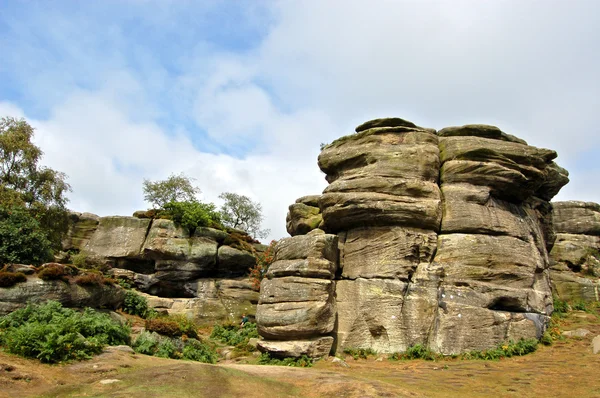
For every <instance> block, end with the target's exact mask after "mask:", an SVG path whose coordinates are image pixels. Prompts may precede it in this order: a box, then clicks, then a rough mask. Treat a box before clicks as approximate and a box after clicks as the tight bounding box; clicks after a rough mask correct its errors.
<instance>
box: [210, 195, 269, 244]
mask: <svg viewBox="0 0 600 398" xmlns="http://www.w3.org/2000/svg"><path fill="white" fill-rule="evenodd" d="M219 198H221V199H223V200H225V203H224V204H223V206H221V217H222V221H223V224H224V225H225V226H228V227H231V228H238V229H241V230H244V231H246V232H248V233H249V234H250V235H252V236H254V237H260V238H266V237H267V235H269V232H270V231H269V230H268V229H260V224H261V223H262V220H263V215H262V206H261V204H260V203H258V202H253V201H252V200H251V199H250V198H249V197H247V196H244V195H239V194H237V193H233V192H224V193H222V194H221V195H219Z"/></svg>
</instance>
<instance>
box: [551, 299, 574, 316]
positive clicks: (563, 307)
mask: <svg viewBox="0 0 600 398" xmlns="http://www.w3.org/2000/svg"><path fill="white" fill-rule="evenodd" d="M553 304H554V312H553V313H552V316H558V317H563V316H565V315H566V314H567V313H568V312H569V310H570V307H569V303H567V302H566V301H565V300H561V299H559V298H558V297H554V303H553Z"/></svg>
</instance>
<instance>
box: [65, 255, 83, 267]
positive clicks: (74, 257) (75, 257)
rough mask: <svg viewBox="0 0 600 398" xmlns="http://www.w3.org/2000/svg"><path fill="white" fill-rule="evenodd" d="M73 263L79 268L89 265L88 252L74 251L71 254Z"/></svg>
mask: <svg viewBox="0 0 600 398" xmlns="http://www.w3.org/2000/svg"><path fill="white" fill-rule="evenodd" d="M69 258H70V260H71V264H73V265H74V266H76V267H78V268H86V267H87V254H85V253H74V254H71V255H70V256H69Z"/></svg>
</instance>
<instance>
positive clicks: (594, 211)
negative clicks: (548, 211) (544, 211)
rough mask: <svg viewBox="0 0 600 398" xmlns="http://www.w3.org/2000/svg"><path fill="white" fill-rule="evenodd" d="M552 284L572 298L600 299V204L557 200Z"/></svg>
mask: <svg viewBox="0 0 600 398" xmlns="http://www.w3.org/2000/svg"><path fill="white" fill-rule="evenodd" d="M553 207H554V211H553V213H554V214H553V217H554V230H555V232H556V242H555V244H554V247H553V248H552V251H551V252H550V257H551V263H552V264H551V265H552V266H551V269H550V273H551V276H552V285H553V288H554V290H555V292H556V294H557V295H558V296H559V297H560V298H561V299H563V300H568V301H580V300H583V301H600V298H599V297H600V281H599V280H598V278H599V277H600V205H599V204H597V203H592V202H576V201H568V202H555V203H553Z"/></svg>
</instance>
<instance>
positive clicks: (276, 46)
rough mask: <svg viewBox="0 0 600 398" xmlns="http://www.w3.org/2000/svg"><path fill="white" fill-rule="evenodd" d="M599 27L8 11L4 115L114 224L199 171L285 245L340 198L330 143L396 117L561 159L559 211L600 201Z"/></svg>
mask: <svg viewBox="0 0 600 398" xmlns="http://www.w3.org/2000/svg"><path fill="white" fill-rule="evenodd" d="M599 30H600V3H598V2H596V1H594V0H589V1H586V0H576V1H572V2H565V1H542V0H538V1H535V0H531V1H527V2H523V1H518V0H514V1H497V2H481V1H475V0H473V1H466V0H465V1H461V0H459V1H452V2H449V1H433V0H431V1H384V0H381V1H377V2H367V1H352V0H347V1H337V0H330V1H309V0H306V1H296V2H293V1H252V2H250V1H247V2H242V1H183V0H177V1H176V0H172V1H169V0H160V1H159V0H157V1H150V0H130V1H126V0H121V1H109V0H103V1H95V2H93V1H60V0H56V1H25V0H23V1H16V0H7V1H4V2H1V3H0V50H2V54H3V59H2V62H1V63H0V113H1V114H2V115H12V116H18V117H25V118H26V119H27V120H28V121H30V122H31V124H32V125H34V126H35V127H36V129H37V133H36V143H37V144H38V145H39V146H40V147H41V148H42V149H43V151H44V152H45V157H44V159H43V162H44V163H45V164H47V165H49V166H51V167H54V168H56V169H58V170H61V171H64V172H66V173H67V174H68V175H69V181H70V183H71V185H72V186H73V192H72V194H71V196H70V198H71V202H70V206H71V207H72V208H73V209H75V210H78V211H90V212H94V213H97V214H100V215H109V214H130V213H131V212H133V211H134V210H136V209H139V208H144V207H145V206H146V204H145V203H144V202H143V198H142V192H141V182H142V180H143V179H144V178H149V179H152V180H156V179H162V178H166V177H167V176H168V175H169V174H171V173H179V172H185V173H187V174H188V175H191V176H193V177H194V178H196V182H197V184H198V185H199V186H200V188H201V189H202V191H203V194H202V199H204V200H208V201H215V202H218V195H219V194H220V193H221V192H224V191H235V192H239V193H242V194H245V195H248V196H251V197H252V198H253V199H255V200H258V201H260V202H261V203H262V204H263V206H264V208H265V216H266V220H265V223H266V227H268V228H271V230H272V236H271V237H273V238H279V237H282V236H284V235H285V213H286V209H287V206H288V205H289V204H290V203H292V202H293V201H294V200H295V199H296V198H297V197H299V196H303V195H306V194H315V193H319V192H320V191H322V189H323V188H324V187H325V184H326V183H325V181H324V179H323V176H322V174H321V173H320V172H319V170H318V168H317V166H316V157H317V155H318V151H319V144H320V143H325V142H330V141H332V140H333V139H335V138H337V137H339V136H341V135H345V134H348V133H351V132H352V131H353V128H354V126H355V125H357V124H360V123H361V122H363V121H365V120H368V119H372V118H376V117H384V116H399V117H404V118H407V119H409V120H412V121H414V122H415V123H417V124H419V125H423V126H428V127H434V128H438V129H440V128H443V127H446V126H451V125H461V124H467V123H488V124H494V125H497V126H499V127H500V128H502V129H503V130H504V131H506V132H508V133H511V134H515V135H517V136H519V137H522V138H524V139H526V140H527V141H528V142H529V143H530V144H532V145H536V146H540V147H547V148H551V149H555V150H557V151H558V153H559V158H558V160H557V161H558V163H559V164H560V165H562V166H564V167H566V168H567V169H568V170H569V171H570V173H571V183H570V184H569V185H568V186H567V187H565V188H564V189H563V191H562V192H561V193H560V194H559V196H558V198H557V199H560V200H566V199H579V200H589V201H596V202H599V201H600V188H599V187H598V186H597V184H596V183H595V182H596V181H597V177H598V175H600V166H599V164H598V162H597V161H596V159H597V158H598V157H599V155H600V132H599V131H598V127H597V126H598V109H600V76H599V72H598V71H599V70H600V31H599Z"/></svg>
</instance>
